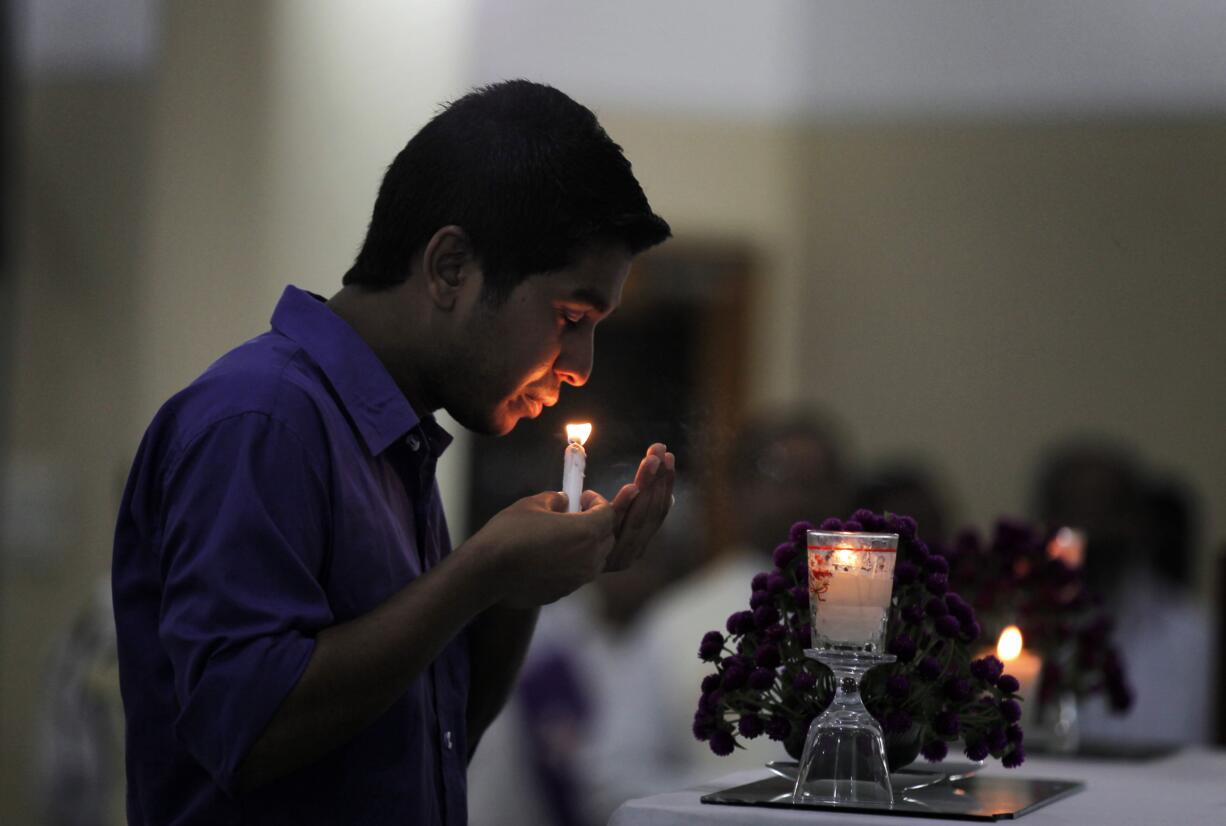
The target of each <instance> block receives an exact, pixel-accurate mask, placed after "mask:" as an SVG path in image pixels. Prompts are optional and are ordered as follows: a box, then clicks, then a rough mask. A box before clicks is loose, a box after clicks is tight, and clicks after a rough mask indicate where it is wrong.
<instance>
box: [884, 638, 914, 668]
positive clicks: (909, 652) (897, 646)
mask: <svg viewBox="0 0 1226 826" xmlns="http://www.w3.org/2000/svg"><path fill="white" fill-rule="evenodd" d="M888 649H889V652H890V653H891V654H893V655H894V656H895V657H897V658H898V661H899V662H903V663H906V662H911V659H912V658H913V657H914V656H915V640H913V639H911V637H909V636H908V635H907V634H899V635H898V636H897V637H895V638H894V639H892V640H890V644H889V646H888Z"/></svg>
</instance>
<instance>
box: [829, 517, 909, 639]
mask: <svg viewBox="0 0 1226 826" xmlns="http://www.w3.org/2000/svg"><path fill="white" fill-rule="evenodd" d="M808 550H809V560H808V561H809V616H810V620H811V621H812V624H813V647H814V648H816V649H818V650H832V649H833V650H845V651H847V650H850V651H863V652H866V653H872V654H881V653H883V652H884V651H885V626H886V620H887V619H888V618H889V614H890V597H891V595H892V594H893V592H894V559H895V557H896V556H897V552H898V534H896V533H863V532H851V531H809V542H808Z"/></svg>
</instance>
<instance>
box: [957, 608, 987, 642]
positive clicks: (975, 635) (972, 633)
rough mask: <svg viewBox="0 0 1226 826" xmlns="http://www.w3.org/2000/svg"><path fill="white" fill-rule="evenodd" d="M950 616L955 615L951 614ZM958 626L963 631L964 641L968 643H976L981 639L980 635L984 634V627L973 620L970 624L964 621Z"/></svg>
mask: <svg viewBox="0 0 1226 826" xmlns="http://www.w3.org/2000/svg"><path fill="white" fill-rule="evenodd" d="M950 616H953V615H952V614H951V615H950ZM958 625H959V627H960V628H961V629H962V639H964V640H965V641H966V642H974V641H975V640H977V639H979V635H980V634H982V633H983V627H982V626H981V625H980V624H979V623H977V622H975V621H974V620H971V621H970V622H966V621H965V620H962V621H960V622H959V623H958Z"/></svg>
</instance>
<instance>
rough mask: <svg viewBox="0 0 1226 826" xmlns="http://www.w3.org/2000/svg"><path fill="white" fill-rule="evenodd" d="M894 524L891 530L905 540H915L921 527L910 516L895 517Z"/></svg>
mask: <svg viewBox="0 0 1226 826" xmlns="http://www.w3.org/2000/svg"><path fill="white" fill-rule="evenodd" d="M894 519H895V520H896V521H895V522H894V524H892V525H891V526H890V530H892V531H894V532H895V533H897V534H898V535H899V536H900V537H901V538H903V539H914V538H915V533H916V531H918V530H919V525H917V524H916V522H915V520H914V519H912V518H911V517H910V516H905V515H903V516H895V517H894Z"/></svg>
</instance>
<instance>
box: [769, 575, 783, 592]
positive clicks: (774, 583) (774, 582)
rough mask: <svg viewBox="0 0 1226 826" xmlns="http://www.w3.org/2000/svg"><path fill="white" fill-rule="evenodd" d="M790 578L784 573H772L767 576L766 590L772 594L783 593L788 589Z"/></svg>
mask: <svg viewBox="0 0 1226 826" xmlns="http://www.w3.org/2000/svg"><path fill="white" fill-rule="evenodd" d="M787 587H788V580H787V577H785V576H784V575H783V574H771V575H770V576H768V577H767V578H766V590H767V592H768V593H771V594H781V593H783V592H784V591H786V590H787Z"/></svg>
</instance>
